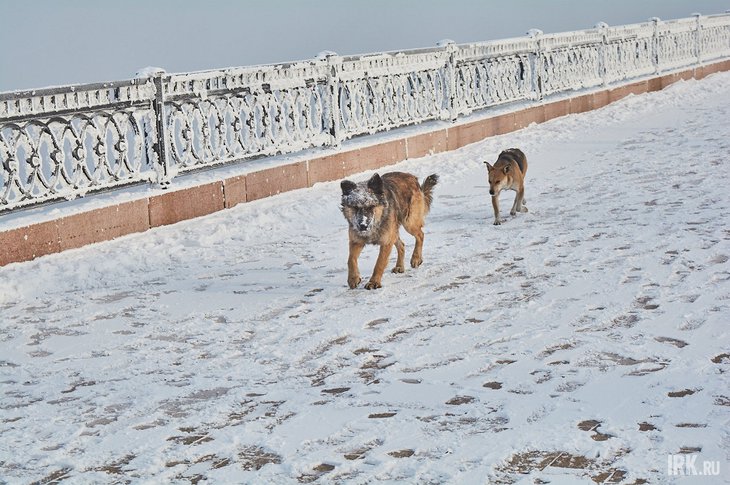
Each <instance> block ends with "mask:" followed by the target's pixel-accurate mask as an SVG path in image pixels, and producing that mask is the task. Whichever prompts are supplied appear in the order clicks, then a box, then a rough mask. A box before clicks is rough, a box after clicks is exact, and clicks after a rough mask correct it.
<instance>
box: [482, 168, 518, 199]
mask: <svg viewBox="0 0 730 485" xmlns="http://www.w3.org/2000/svg"><path fill="white" fill-rule="evenodd" d="M484 163H485V164H486V165H487V174H488V176H489V195H491V196H493V197H496V196H498V195H499V193H500V192H501V191H502V189H503V188H504V187H505V186H506V185H509V179H510V171H511V170H512V164H511V163H510V162H508V161H505V160H497V162H496V163H495V164H494V165H492V164H490V163H489V162H484Z"/></svg>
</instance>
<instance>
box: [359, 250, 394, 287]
mask: <svg viewBox="0 0 730 485" xmlns="http://www.w3.org/2000/svg"><path fill="white" fill-rule="evenodd" d="M392 249H393V243H388V244H381V245H380V253H379V254H378V260H377V261H376V262H375V269H373V275H372V276H371V277H370V281H368V283H367V284H366V285H365V289H366V290H374V289H377V288H380V287H382V286H383V285H381V284H380V282H381V280H382V279H383V272H384V271H385V267H386V266H387V265H388V259H389V258H390V251H391V250H392Z"/></svg>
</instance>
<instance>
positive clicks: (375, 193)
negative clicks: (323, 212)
mask: <svg viewBox="0 0 730 485" xmlns="http://www.w3.org/2000/svg"><path fill="white" fill-rule="evenodd" d="M340 187H341V188H342V214H344V216H345V219H347V222H348V223H349V224H350V227H351V228H352V229H353V230H354V231H355V232H357V233H359V234H361V235H363V236H366V235H368V234H369V233H370V232H371V231H373V230H374V229H376V228H377V227H378V225H379V223H380V219H381V217H382V215H383V211H384V210H385V208H386V207H387V202H386V198H385V193H384V189H383V180H382V179H381V178H380V175H378V174H377V173H376V174H375V175H373V176H372V177H371V178H370V180H368V181H367V182H360V183H357V184H356V183H355V182H351V181H349V180H343V181H342V182H341V183H340Z"/></svg>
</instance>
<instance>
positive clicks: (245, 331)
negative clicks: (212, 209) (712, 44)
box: [0, 73, 730, 484]
mask: <svg viewBox="0 0 730 485" xmlns="http://www.w3.org/2000/svg"><path fill="white" fill-rule="evenodd" d="M728 120H730V73H724V74H718V75H714V76H711V77H709V78H707V79H705V80H703V81H690V82H681V83H679V84H676V85H673V86H672V87H670V88H669V89H667V90H665V91H662V92H656V93H651V94H647V95H642V96H631V97H629V98H626V99H625V100H623V101H621V102H618V103H615V104H613V105H610V106H608V107H605V108H603V109H600V110H597V111H594V112H589V113H585V114H581V115H575V116H569V117H564V118H561V119H557V120H553V121H550V122H548V123H544V124H542V125H533V126H531V127H529V128H527V129H524V130H522V131H519V132H516V133H512V134H509V135H504V136H500V137H495V138H490V139H488V140H485V141H483V142H481V143H477V144H474V145H470V146H468V147H465V148H463V149H461V150H458V151H454V152H449V153H443V154H439V155H434V156H430V157H426V158H423V159H419V160H411V161H408V162H404V163H401V164H399V165H397V166H396V167H394V168H396V169H398V170H405V171H411V172H413V173H415V174H417V175H418V176H419V178H420V179H421V180H422V179H423V177H425V176H426V175H428V174H430V173H432V172H437V173H438V174H439V175H440V176H441V183H440V185H438V186H437V187H436V196H435V202H434V206H433V210H432V212H431V214H430V216H429V217H428V219H427V226H426V241H425V246H424V260H425V262H424V264H423V266H421V267H420V268H418V269H416V270H412V269H410V268H407V269H406V272H405V274H402V275H395V274H391V273H386V275H385V276H384V278H383V285H384V286H383V288H382V289H381V290H377V291H366V290H364V289H357V290H349V289H347V285H346V278H347V276H346V271H347V270H346V258H347V231H346V225H345V221H344V219H343V218H342V216H341V215H340V213H339V209H338V205H339V197H340V189H339V184H338V183H337V182H333V183H327V184H320V185H317V186H316V187H315V188H313V189H309V190H300V191H296V192H291V193H287V194H283V195H281V196H278V197H274V198H270V199H265V200H261V201H257V202H254V203H249V204H244V205H241V206H238V207H236V208H234V209H232V210H226V211H223V212H220V213H217V214H214V215H211V216H209V217H205V218H201V219H197V220H192V221H188V222H184V223H181V224H177V225H175V226H168V227H164V228H159V229H155V230H153V231H148V232H146V233H143V234H137V235H131V236H127V237H123V238H120V239H118V240H116V241H112V242H108V243H103V244H98V245H94V246H90V247H86V248H82V249H79V250H74V251H68V252H64V253H62V254H57V255H51V256H47V257H43V258H41V259H39V260H36V261H33V262H28V263H22V264H13V265H10V266H7V267H4V268H0V318H1V323H0V382H1V383H2V386H1V387H0V477H1V478H0V482H7V483H13V484H14V483H29V482H32V481H40V482H41V483H49V482H54V481H58V480H62V479H64V478H68V479H69V480H68V481H69V482H72V483H104V482H107V483H111V482H114V483H124V482H127V481H130V482H134V483H137V482H140V483H160V482H171V481H175V482H182V483H186V482H193V483H196V482H202V481H204V480H208V481H209V482H210V483H230V482H239V483H241V482H243V483H274V482H276V483H287V482H291V483H298V482H310V481H315V480H320V481H322V482H348V483H368V482H373V481H376V482H384V483H400V482H412V483H415V482H418V483H442V482H449V483H485V482H490V483H512V482H519V483H530V484H532V483H560V484H565V483H586V482H587V483H591V480H593V481H595V482H599V483H600V482H605V483H616V482H621V483H627V484H628V483H644V481H643V480H648V481H649V482H650V483H675V482H676V483H708V484H709V483H727V481H728V479H729V477H730V425H729V420H730V385H729V384H730V383H729V379H728V375H730V339H729V337H730V331H729V330H728V329H729V326H728V320H729V319H730V215H728V214H729V212H730V193H729V192H728V187H729V186H730V122H728ZM512 146H516V147H520V148H522V149H523V150H524V151H525V153H526V154H527V156H528V158H529V161H530V169H529V172H528V176H527V192H526V199H527V206H528V207H529V210H530V212H529V213H528V214H518V215H517V216H516V217H509V214H508V213H507V212H506V211H507V210H508V208H509V207H510V206H511V201H512V197H513V193H512V192H510V193H507V194H504V197H503V201H502V208H503V215H504V216H506V218H507V221H506V222H505V223H504V224H503V225H501V226H493V225H492V219H493V217H492V214H491V204H490V202H489V196H488V193H487V184H486V171H485V169H484V165H483V164H482V161H483V160H490V161H492V160H494V159H495V158H496V155H497V153H498V152H499V151H500V150H501V149H503V148H507V147H512ZM368 175H369V174H362V175H361V176H358V177H353V179H355V180H362V179H364V178H366V177H367V176H368ZM404 241H405V242H406V245H407V251H409V250H412V247H413V240H412V238H411V237H410V236H408V235H406V234H404ZM376 253H377V250H376V248H375V247H368V248H366V250H365V252H364V253H363V256H362V257H361V261H360V264H361V269H362V272H363V274H364V275H368V274H369V271H370V270H371V269H372V266H373V264H374V262H375V257H376ZM393 261H394V255H393ZM679 454H681V456H680V455H679ZM678 456H679V460H684V459H685V458H686V459H687V460H688V461H692V460H696V461H693V464H694V466H695V467H696V468H695V469H696V471H697V472H698V473H702V472H704V471H705V470H704V469H703V463H704V462H707V463H709V464H710V467H711V468H710V469H708V470H709V471H713V470H715V469H716V468H713V467H718V468H719V470H718V472H719V474H718V475H713V476H702V477H699V476H695V477H689V478H685V477H681V476H680V477H676V476H673V475H670V474H669V472H670V471H672V470H671V469H668V463H670V462H672V460H675V459H677V457H678ZM680 463H681V461H680ZM676 471H680V470H679V469H678V470H676ZM681 471H690V472H691V471H692V469H691V468H684V467H683V468H682V469H681Z"/></svg>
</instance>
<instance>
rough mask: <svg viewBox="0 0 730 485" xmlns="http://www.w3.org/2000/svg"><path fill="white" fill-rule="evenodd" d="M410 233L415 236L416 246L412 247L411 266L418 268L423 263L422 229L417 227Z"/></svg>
mask: <svg viewBox="0 0 730 485" xmlns="http://www.w3.org/2000/svg"><path fill="white" fill-rule="evenodd" d="M409 232H410V231H409ZM411 234H413V237H415V238H416V247H414V248H413V255H412V256H411V268H418V267H419V266H421V264H422V263H423V238H424V235H423V229H421V228H420V227H419V228H417V229H416V230H414V231H413V232H411Z"/></svg>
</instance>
